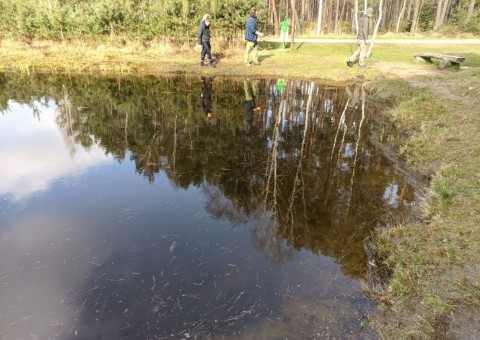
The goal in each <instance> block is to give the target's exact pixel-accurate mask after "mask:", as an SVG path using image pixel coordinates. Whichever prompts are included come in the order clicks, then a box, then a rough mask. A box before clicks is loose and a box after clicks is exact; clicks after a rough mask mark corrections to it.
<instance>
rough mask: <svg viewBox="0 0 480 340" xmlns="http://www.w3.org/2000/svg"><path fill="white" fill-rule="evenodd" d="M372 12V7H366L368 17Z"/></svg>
mask: <svg viewBox="0 0 480 340" xmlns="http://www.w3.org/2000/svg"><path fill="white" fill-rule="evenodd" d="M372 14H373V8H372V7H368V8H367V15H368V16H369V17H371V16H372Z"/></svg>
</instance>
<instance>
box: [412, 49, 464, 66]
mask: <svg viewBox="0 0 480 340" xmlns="http://www.w3.org/2000/svg"><path fill="white" fill-rule="evenodd" d="M413 57H414V58H415V61H416V62H419V61H420V60H422V59H423V60H424V61H426V62H428V63H433V61H432V59H438V60H440V62H439V64H438V66H439V67H440V68H442V69H443V68H445V67H447V66H452V65H460V63H461V62H462V61H464V60H465V58H464V57H457V56H454V55H446V54H440V53H415V54H414V55H413Z"/></svg>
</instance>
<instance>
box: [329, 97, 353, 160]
mask: <svg viewBox="0 0 480 340" xmlns="http://www.w3.org/2000/svg"><path fill="white" fill-rule="evenodd" d="M349 102H350V99H347V103H346V104H345V108H344V109H343V112H342V115H341V116H340V120H339V121H338V127H337V133H336V134H335V139H334V141H333V147H332V154H331V155H330V161H332V160H333V154H334V153H335V146H336V145H337V138H338V133H339V132H340V127H341V126H342V122H344V121H345V112H347V108H348V103H349Z"/></svg>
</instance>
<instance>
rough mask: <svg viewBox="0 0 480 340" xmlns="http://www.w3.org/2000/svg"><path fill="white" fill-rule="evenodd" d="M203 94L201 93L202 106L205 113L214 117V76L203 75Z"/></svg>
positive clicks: (206, 115) (209, 116)
mask: <svg viewBox="0 0 480 340" xmlns="http://www.w3.org/2000/svg"><path fill="white" fill-rule="evenodd" d="M200 79H201V82H202V94H201V95H200V98H201V99H200V106H201V107H202V109H203V112H204V113H205V117H207V118H212V83H213V77H209V78H208V79H207V78H206V77H201V78H200Z"/></svg>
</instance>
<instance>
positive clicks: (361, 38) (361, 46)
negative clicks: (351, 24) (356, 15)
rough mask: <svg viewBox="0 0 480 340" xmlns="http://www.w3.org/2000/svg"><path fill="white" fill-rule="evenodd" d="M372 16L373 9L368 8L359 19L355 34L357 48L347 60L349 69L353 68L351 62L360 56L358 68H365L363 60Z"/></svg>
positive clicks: (365, 54) (365, 55)
mask: <svg viewBox="0 0 480 340" xmlns="http://www.w3.org/2000/svg"><path fill="white" fill-rule="evenodd" d="M372 14H373V8H371V7H369V8H368V9H367V11H366V12H365V14H364V15H363V16H362V17H361V18H360V21H359V22H358V33H357V42H358V48H357V50H356V51H355V52H353V54H352V56H351V57H350V58H349V59H348V60H347V65H348V66H349V67H352V66H353V62H354V61H355V60H356V59H357V57H359V56H360V58H359V59H358V66H360V67H361V68H367V66H366V65H365V59H366V58H367V38H368V31H369V29H370V18H371V17H372Z"/></svg>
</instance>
